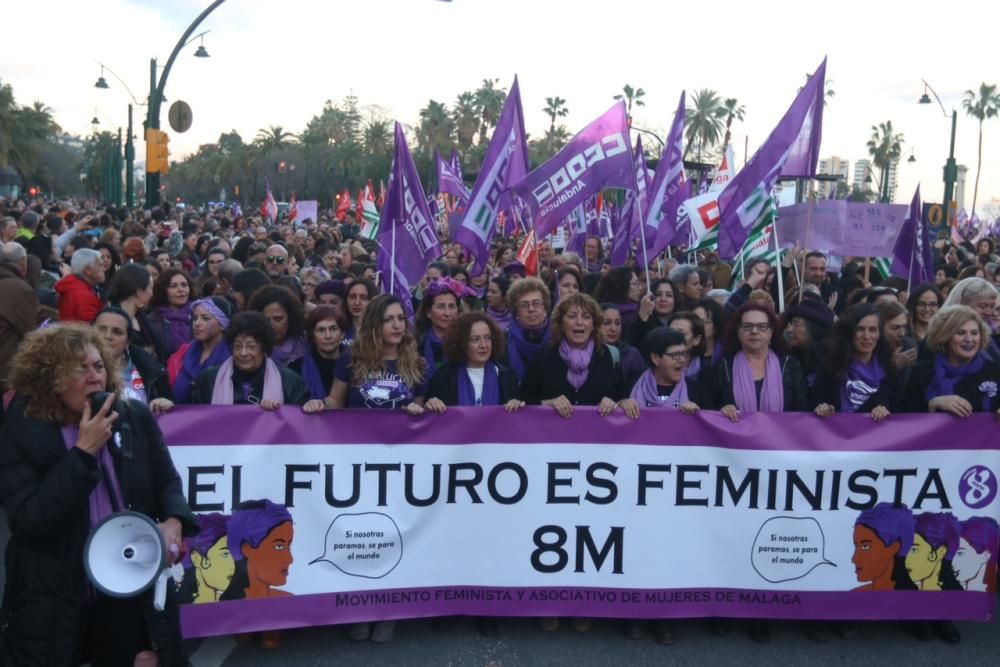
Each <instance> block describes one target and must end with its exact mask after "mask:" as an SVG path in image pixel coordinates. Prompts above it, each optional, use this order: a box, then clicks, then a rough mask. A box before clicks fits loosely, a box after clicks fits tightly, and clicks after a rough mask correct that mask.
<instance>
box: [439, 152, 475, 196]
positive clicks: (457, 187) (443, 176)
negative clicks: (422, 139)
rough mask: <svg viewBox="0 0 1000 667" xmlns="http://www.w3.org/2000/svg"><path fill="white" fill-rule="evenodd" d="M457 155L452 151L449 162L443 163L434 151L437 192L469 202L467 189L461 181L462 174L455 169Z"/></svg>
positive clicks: (441, 158) (442, 159) (443, 160)
mask: <svg viewBox="0 0 1000 667" xmlns="http://www.w3.org/2000/svg"><path fill="white" fill-rule="evenodd" d="M457 158H458V155H457V154H456V153H455V152H454V150H452V154H451V160H448V161H445V159H444V158H443V157H441V155H440V153H438V152H437V151H434V162H435V163H436V164H437V180H438V192H444V193H447V194H449V195H453V196H455V197H458V198H459V199H461V200H462V201H463V202H465V201H469V188H467V187H465V183H464V182H463V181H462V172H461V170H460V169H456V168H455V167H456V164H457V163H456V159H457Z"/></svg>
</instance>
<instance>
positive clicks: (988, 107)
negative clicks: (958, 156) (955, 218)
mask: <svg viewBox="0 0 1000 667" xmlns="http://www.w3.org/2000/svg"><path fill="white" fill-rule="evenodd" d="M962 108H963V109H965V113H967V114H968V115H970V116H972V117H973V118H975V119H976V120H978V121H979V153H978V156H977V157H976V185H975V187H974V188H973V189H972V213H971V214H970V217H971V216H973V215H975V214H976V198H977V197H978V196H979V170H980V168H981V167H982V165H983V121H984V120H986V119H987V118H996V117H997V114H998V113H1000V94H997V87H996V84H992V85H987V84H986V83H985V82H984V83H981V84H979V95H978V96H977V95H976V93H975V91H972V90H967V91H965V99H964V100H962Z"/></svg>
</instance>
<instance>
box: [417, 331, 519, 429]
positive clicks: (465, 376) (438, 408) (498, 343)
mask: <svg viewBox="0 0 1000 667" xmlns="http://www.w3.org/2000/svg"><path fill="white" fill-rule="evenodd" d="M444 355H445V358H446V359H447V360H448V363H447V364H445V365H443V366H441V367H440V368H438V369H437V371H436V372H435V373H434V375H433V376H431V379H430V381H429V382H428V384H427V395H426V397H425V398H426V402H425V403H424V407H426V408H427V409H428V410H430V411H431V412H438V413H441V412H444V411H445V409H446V406H449V405H457V406H479V405H503V406H504V407H505V408H506V409H507V412H514V411H516V410H518V409H520V408H521V407H523V406H524V401H522V400H520V399H519V398H518V396H519V391H518V386H517V376H516V375H514V371H512V370H511V369H509V368H507V367H506V366H504V365H502V364H500V359H502V358H503V334H501V333H500V329H499V328H498V327H497V325H496V323H495V322H494V321H493V320H492V319H490V317H489V316H488V315H486V314H485V313H482V312H472V313H466V314H464V315H461V316H459V318H458V319H457V320H456V321H455V324H454V325H453V326H452V327H451V329H450V330H449V331H448V333H447V334H446V335H445V339H444Z"/></svg>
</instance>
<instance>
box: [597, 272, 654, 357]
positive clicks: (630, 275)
mask: <svg viewBox="0 0 1000 667" xmlns="http://www.w3.org/2000/svg"><path fill="white" fill-rule="evenodd" d="M641 294H642V283H640V282H639V276H637V275H636V273H635V271H633V270H632V269H630V268H628V267H627V266H618V267H615V268H613V269H611V270H610V271H608V272H607V273H605V274H604V276H603V277H602V278H601V281H600V282H599V283H597V288H596V289H595V290H594V300H595V301H597V302H598V303H613V304H615V305H616V306H617V307H618V312H619V313H621V316H622V329H623V330H624V331H628V330H629V328H630V327H631V326H632V323H633V322H634V321H635V319H636V315H637V314H638V312H639V305H638V304H639V297H640V296H641ZM633 344H634V343H633Z"/></svg>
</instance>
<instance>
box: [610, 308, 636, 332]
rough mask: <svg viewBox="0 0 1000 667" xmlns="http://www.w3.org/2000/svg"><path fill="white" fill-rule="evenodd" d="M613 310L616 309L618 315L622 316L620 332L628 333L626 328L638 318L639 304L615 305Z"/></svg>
mask: <svg viewBox="0 0 1000 667" xmlns="http://www.w3.org/2000/svg"><path fill="white" fill-rule="evenodd" d="M615 308H617V309H618V314H619V315H621V316H622V331H628V328H629V327H630V326H632V323H633V322H635V318H637V317H638V316H639V304H636V303H616V304H615Z"/></svg>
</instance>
